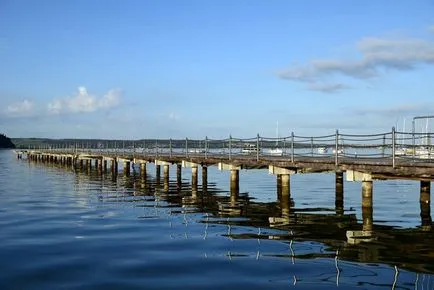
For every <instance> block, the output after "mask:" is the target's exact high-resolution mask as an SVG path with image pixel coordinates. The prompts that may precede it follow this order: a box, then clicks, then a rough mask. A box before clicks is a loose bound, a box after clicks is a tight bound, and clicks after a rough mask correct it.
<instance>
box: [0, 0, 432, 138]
mask: <svg viewBox="0 0 434 290" xmlns="http://www.w3.org/2000/svg"><path fill="white" fill-rule="evenodd" d="M433 11H434V2H433V1H430V0H420V1H396V0H394V1H374V0H371V1H344V0H336V1H320V0H317V1H309V0H307V1H306V0H303V1H301V0H299V1H297V0H294V1H287V0H270V1H262V0H238V1H233V0H218V1H214V0H209V1H202V0H195V1H193V0H192V1H189V0H184V1H175V0H172V1H169V0H154V1H151V0H142V1H139V0H137V1H132V0H130V1H121V0H119V1H109V0H75V1H66V0H65V1H63V0H62V1H57V0H50V1H49V0H39V1H31V0H26V1H24V0H21V1H20V0H16V1H15V0H14V1H13V0H3V1H0V130H1V131H3V132H5V133H6V134H8V135H9V136H12V137H51V138H66V137H73V138H74V137H76V138H125V139H137V138H169V137H173V138H184V137H190V138H203V137H204V136H208V137H209V138H222V137H227V136H228V135H229V134H232V136H237V137H254V136H256V134H257V133H259V134H261V135H262V136H268V137H274V136H275V134H276V133H275V131H276V122H277V121H278V122H279V131H280V135H281V136H287V135H290V132H291V131H294V132H296V133H297V134H298V135H324V134H329V133H333V132H334V131H335V130H336V129H339V130H341V131H342V132H348V133H378V132H383V131H390V129H391V127H392V126H396V125H397V124H398V126H399V127H402V123H403V119H404V118H406V120H407V128H406V129H407V130H409V129H410V120H411V117H413V116H416V115H425V114H434V110H433V108H434V94H433V92H434V81H433V80H434V13H433ZM433 126H434V125H433Z"/></svg>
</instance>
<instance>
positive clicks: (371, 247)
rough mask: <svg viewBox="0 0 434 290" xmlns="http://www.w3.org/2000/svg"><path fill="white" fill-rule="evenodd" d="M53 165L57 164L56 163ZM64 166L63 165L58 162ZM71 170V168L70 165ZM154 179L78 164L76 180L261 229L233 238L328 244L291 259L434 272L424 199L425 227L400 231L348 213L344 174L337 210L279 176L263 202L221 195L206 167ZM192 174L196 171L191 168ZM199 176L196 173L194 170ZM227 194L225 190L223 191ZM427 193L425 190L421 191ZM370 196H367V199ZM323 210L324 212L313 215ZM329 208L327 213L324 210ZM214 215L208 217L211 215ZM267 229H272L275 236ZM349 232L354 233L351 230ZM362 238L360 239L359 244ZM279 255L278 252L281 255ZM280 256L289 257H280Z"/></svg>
mask: <svg viewBox="0 0 434 290" xmlns="http://www.w3.org/2000/svg"><path fill="white" fill-rule="evenodd" d="M54 166H59V165H58V164H55V165H54ZM60 166H61V167H63V168H65V167H64V165H60ZM67 168H70V167H67ZM155 168H156V174H157V175H156V177H155V178H153V177H151V176H150V175H148V174H147V173H146V171H140V172H136V170H135V167H133V174H132V175H129V174H128V175H126V176H118V175H117V174H110V173H109V174H106V175H101V174H99V172H98V170H97V169H94V170H88V169H87V168H86V167H84V166H83V168H81V169H80V168H76V171H78V175H77V178H78V180H77V182H80V179H82V178H83V179H90V180H100V181H101V182H109V183H110V182H116V184H115V186H119V185H121V186H123V187H124V188H125V189H128V190H126V193H127V194H130V195H134V196H142V195H143V196H152V197H153V198H154V199H157V197H158V200H159V201H165V202H167V203H168V204H169V207H181V208H183V209H182V211H183V212H187V213H188V212H196V213H205V214H206V216H207V218H205V217H203V218H202V219H201V220H200V222H202V223H205V224H207V225H208V224H212V223H217V224H225V225H228V226H229V227H237V226H248V227H256V228H258V229H259V231H258V234H254V233H234V232H230V231H228V232H227V233H226V235H227V236H228V237H229V238H231V239H234V240H236V239H273V240H280V241H282V242H284V243H288V244H289V245H292V243H293V242H297V241H300V242H301V241H316V242H319V243H323V244H325V245H327V246H328V247H329V250H330V252H329V253H324V254H320V253H310V254H307V255H306V254H301V255H297V251H296V250H295V251H291V252H292V253H291V254H288V255H286V256H287V257H288V258H291V259H293V260H294V259H295V260H297V259H311V258H315V257H327V258H333V257H335V255H336V254H335V253H336V252H337V251H338V257H339V259H340V260H348V261H356V262H363V263H386V264H390V265H396V266H398V267H399V268H405V269H409V270H413V271H417V272H425V273H434V266H433V265H434V245H433V243H432V238H433V230H432V220H431V215H430V207H429V205H430V204H429V203H424V202H421V203H420V205H421V226H420V227H418V228H414V229H397V228H394V227H391V226H382V225H375V224H374V223H373V219H372V210H370V209H372V207H371V208H369V207H368V208H363V210H362V215H363V216H362V220H363V221H362V223H359V222H358V221H357V219H356V216H355V214H352V213H349V214H347V213H345V211H344V206H343V198H342V195H343V182H342V181H343V180H342V175H340V174H337V175H336V185H337V186H336V203H335V208H298V207H297V202H296V201H295V202H294V201H293V200H292V199H291V197H290V195H289V188H286V187H285V186H283V187H282V183H281V180H279V179H280V177H279V176H278V178H277V188H276V195H277V198H276V202H268V203H260V202H255V201H254V200H252V199H251V198H250V197H249V195H248V194H246V193H240V192H239V188H238V186H235V185H233V186H231V187H230V192H229V195H228V196H223V195H220V194H219V193H222V191H219V190H218V189H217V188H216V186H215V184H214V183H209V182H208V180H207V169H204V168H206V167H204V168H203V169H202V183H201V184H199V182H197V175H196V177H194V176H193V178H192V180H191V181H188V182H187V181H186V180H185V179H183V178H182V173H181V167H180V166H177V172H176V181H173V180H170V179H169V172H168V171H167V170H165V169H164V168H163V169H164V170H163V178H161V177H160V175H159V173H160V168H159V166H158V165H157V166H156V167H155ZM193 174H194V172H193ZM196 174H197V171H196ZM223 193H224V192H223ZM421 194H424V190H423V189H422V190H421ZM368 198H369V197H368ZM315 212H320V213H315ZM324 212H326V213H324ZM209 217H210V218H209ZM261 229H262V232H261ZM267 229H270V230H273V231H272V234H269V233H268V232H267ZM367 231H368V232H369V233H370V235H369V236H362V237H360V238H357V237H354V233H364V232H367ZM349 233H350V234H349ZM359 242H360V243H359ZM279 256H280V255H279ZM281 257H285V255H282V256H281Z"/></svg>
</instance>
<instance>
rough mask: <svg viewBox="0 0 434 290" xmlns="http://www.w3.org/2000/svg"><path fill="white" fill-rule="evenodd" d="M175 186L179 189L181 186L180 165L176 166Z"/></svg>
mask: <svg viewBox="0 0 434 290" xmlns="http://www.w3.org/2000/svg"><path fill="white" fill-rule="evenodd" d="M176 185H177V187H178V189H181V185H182V164H176Z"/></svg>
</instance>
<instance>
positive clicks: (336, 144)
mask: <svg viewBox="0 0 434 290" xmlns="http://www.w3.org/2000/svg"><path fill="white" fill-rule="evenodd" d="M338 155H339V130H336V140H335V165H336V166H338V161H339V160H338Z"/></svg>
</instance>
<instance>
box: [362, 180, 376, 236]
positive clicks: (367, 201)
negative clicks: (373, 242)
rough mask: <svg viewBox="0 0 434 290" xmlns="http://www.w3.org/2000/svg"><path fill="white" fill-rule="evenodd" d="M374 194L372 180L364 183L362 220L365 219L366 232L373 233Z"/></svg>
mask: <svg viewBox="0 0 434 290" xmlns="http://www.w3.org/2000/svg"><path fill="white" fill-rule="evenodd" d="M372 192H373V184H372V180H370V181H362V218H363V230H364V231H372V225H373V204H372Z"/></svg>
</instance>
